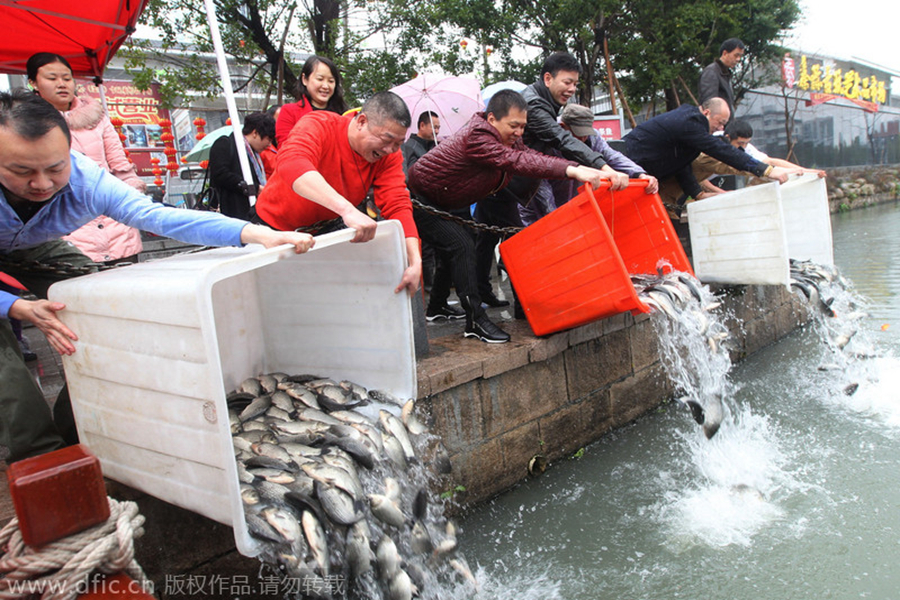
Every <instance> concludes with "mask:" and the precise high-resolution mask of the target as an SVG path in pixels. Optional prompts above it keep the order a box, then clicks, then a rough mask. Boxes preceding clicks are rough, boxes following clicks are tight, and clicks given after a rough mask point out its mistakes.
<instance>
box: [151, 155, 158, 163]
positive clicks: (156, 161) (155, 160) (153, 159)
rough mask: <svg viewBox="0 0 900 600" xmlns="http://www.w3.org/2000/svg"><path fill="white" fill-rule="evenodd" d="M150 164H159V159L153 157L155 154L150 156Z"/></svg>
mask: <svg viewBox="0 0 900 600" xmlns="http://www.w3.org/2000/svg"><path fill="white" fill-rule="evenodd" d="M150 164H151V165H158V164H159V159H158V158H157V157H155V156H153V157H151V158H150Z"/></svg>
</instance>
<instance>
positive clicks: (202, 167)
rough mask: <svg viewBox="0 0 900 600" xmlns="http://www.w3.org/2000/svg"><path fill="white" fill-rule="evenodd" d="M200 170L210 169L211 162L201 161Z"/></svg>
mask: <svg viewBox="0 0 900 600" xmlns="http://www.w3.org/2000/svg"><path fill="white" fill-rule="evenodd" d="M200 168H201V169H208V168H209V161H208V160H201V161H200Z"/></svg>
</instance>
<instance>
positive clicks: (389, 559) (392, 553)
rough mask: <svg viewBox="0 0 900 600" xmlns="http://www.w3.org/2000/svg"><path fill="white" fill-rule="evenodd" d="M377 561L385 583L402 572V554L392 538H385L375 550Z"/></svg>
mask: <svg viewBox="0 0 900 600" xmlns="http://www.w3.org/2000/svg"><path fill="white" fill-rule="evenodd" d="M375 559H376V560H377V561H378V572H379V573H380V575H381V578H382V580H383V581H386V582H390V580H391V579H393V578H394V577H395V576H396V575H397V573H399V572H400V562H401V560H402V559H401V558H400V552H399V551H398V550H397V545H396V544H395V543H394V540H392V539H391V538H390V536H387V535H385V536H383V537H382V538H381V541H379V542H378V548H376V550H375Z"/></svg>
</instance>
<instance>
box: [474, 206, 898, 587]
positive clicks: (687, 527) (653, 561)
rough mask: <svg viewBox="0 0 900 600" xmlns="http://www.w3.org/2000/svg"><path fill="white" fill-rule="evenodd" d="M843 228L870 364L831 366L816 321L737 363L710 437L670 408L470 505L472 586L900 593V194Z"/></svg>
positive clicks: (860, 340) (843, 253) (862, 344)
mask: <svg viewBox="0 0 900 600" xmlns="http://www.w3.org/2000/svg"><path fill="white" fill-rule="evenodd" d="M833 229H834V245H835V260H836V263H837V265H838V267H839V268H840V269H841V271H842V272H843V274H844V275H845V276H846V277H848V278H849V279H850V280H851V281H852V282H853V284H854V286H855V290H856V292H857V293H859V294H861V295H863V296H865V297H866V298H868V300H869V305H868V307H867V308H866V310H867V312H868V314H869V316H868V317H866V318H864V319H863V320H862V321H861V322H860V326H859V331H858V333H857V334H856V336H855V337H854V338H853V340H852V341H851V345H849V346H848V347H847V348H846V350H847V351H852V352H854V353H856V354H859V355H862V356H863V358H853V359H851V360H850V361H849V365H848V366H847V367H846V368H844V369H833V370H820V369H819V368H818V367H820V366H822V365H826V364H829V363H830V362H832V359H833V357H832V356H831V355H830V354H829V352H830V351H829V350H828V348H827V346H826V344H825V343H824V342H823V340H822V339H821V338H820V337H819V336H818V335H817V333H816V329H815V328H813V327H809V328H804V329H803V330H800V331H798V332H796V333H794V334H792V335H790V336H789V337H787V338H786V339H784V340H782V341H780V342H779V343H777V344H775V345H773V346H771V347H769V348H767V349H765V350H763V351H761V352H759V353H757V354H755V355H754V356H752V357H751V358H749V359H748V360H746V361H744V362H742V363H741V364H739V365H736V366H735V367H734V368H733V369H732V371H731V373H730V375H729V378H730V380H731V383H732V386H731V391H730V396H729V398H727V405H728V407H729V416H728V418H727V419H726V421H725V423H724V424H723V426H722V429H721V430H720V431H719V433H718V434H717V435H716V436H715V437H714V438H713V439H712V440H707V439H706V438H705V437H704V436H703V434H702V432H701V430H700V428H699V427H698V426H697V425H696V423H694V421H693V420H692V419H691V418H690V413H689V412H688V411H687V410H686V409H685V408H684V407H683V406H681V405H679V404H677V403H669V404H666V405H664V406H662V407H660V409H659V410H658V411H656V412H655V413H653V414H651V415H647V416H645V417H644V418H642V419H640V420H639V421H638V422H637V423H636V424H634V425H632V426H629V427H626V428H624V429H620V430H617V431H616V432H614V433H612V434H610V435H607V436H605V437H604V438H603V439H602V440H600V441H599V442H597V443H594V444H592V445H590V446H588V447H587V448H585V449H584V452H583V454H582V455H581V456H580V457H579V458H575V457H573V458H571V459H569V460H562V461H558V462H557V463H555V464H553V465H552V466H551V468H550V469H548V471H547V472H546V473H545V474H544V475H542V476H541V477H539V478H537V479H532V480H530V481H527V482H525V483H523V484H522V485H520V486H518V487H517V488H515V489H514V490H512V491H510V492H508V493H506V494H504V495H502V496H501V497H498V498H497V499H495V500H494V501H492V502H490V503H488V504H485V505H483V506H481V507H479V508H477V509H475V510H473V511H472V512H470V513H469V514H468V515H467V516H466V517H465V518H464V519H463V520H462V521H461V523H460V526H461V533H460V546H461V547H462V548H464V549H465V553H466V557H467V559H468V562H469V564H470V566H471V567H472V568H473V570H475V571H476V574H477V577H478V580H479V583H480V590H479V592H478V594H477V597H479V598H492V599H493V598H501V599H510V600H513V599H515V600H528V599H541V600H545V599H553V598H560V599H566V600H580V599H592V600H596V599H607V598H609V599H638V598H642V599H644V598H646V599H663V598H690V599H697V598H703V597H706V598H728V599H734V600H740V599H753V600H759V599H760V598H763V599H766V600H775V599H786V600H788V599H789V600H799V599H802V598H815V599H822V598H836V599H846V598H875V599H896V598H900V566H898V565H900V358H898V357H900V260H898V258H897V257H900V235H898V232H900V205H897V204H890V205H885V206H881V207H875V208H870V209H866V210H859V211H854V212H850V213H847V214H842V215H836V216H835V217H834V218H833ZM854 383H856V384H859V388H858V390H857V391H856V393H855V394H853V395H847V394H845V393H844V389H845V388H846V387H847V386H848V385H850V384H854Z"/></svg>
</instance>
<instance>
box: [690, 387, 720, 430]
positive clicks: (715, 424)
mask: <svg viewBox="0 0 900 600" xmlns="http://www.w3.org/2000/svg"><path fill="white" fill-rule="evenodd" d="M683 402H684V404H686V405H687V407H688V408H690V409H691V415H692V416H693V417H694V420H695V421H697V424H698V425H702V426H703V434H704V435H705V436H706V439H708V440H709V439H712V437H713V436H714V435H716V432H718V431H719V427H721V426H722V419H724V418H725V408H724V405H723V403H722V396H721V395H719V394H718V393H712V394H709V396H708V397H707V398H704V399H703V403H702V404H701V403H700V402H698V401H697V400H693V399H692V400H683Z"/></svg>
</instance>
